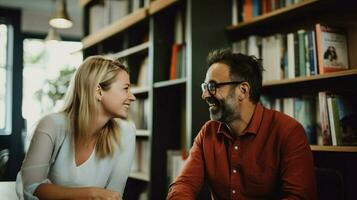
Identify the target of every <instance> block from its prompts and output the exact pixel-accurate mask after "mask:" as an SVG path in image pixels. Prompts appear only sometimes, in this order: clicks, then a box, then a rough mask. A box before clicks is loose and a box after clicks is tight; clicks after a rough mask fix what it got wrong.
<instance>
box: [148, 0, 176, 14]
mask: <svg viewBox="0 0 357 200" xmlns="http://www.w3.org/2000/svg"><path fill="white" fill-rule="evenodd" d="M177 2H179V0H156V1H153V2H152V3H150V7H149V14H150V15H152V14H155V13H157V12H159V11H160V10H162V9H164V8H166V7H168V6H171V5H173V4H175V3H177Z"/></svg>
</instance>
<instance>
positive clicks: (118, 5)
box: [105, 0, 129, 23]
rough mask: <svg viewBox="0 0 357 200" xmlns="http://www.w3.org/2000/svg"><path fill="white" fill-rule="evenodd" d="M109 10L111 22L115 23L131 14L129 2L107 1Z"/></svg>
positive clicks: (122, 0)
mask: <svg viewBox="0 0 357 200" xmlns="http://www.w3.org/2000/svg"><path fill="white" fill-rule="evenodd" d="M105 4H106V7H108V10H109V22H110V23H113V22H115V21H118V20H120V19H121V18H123V17H125V16H126V15H127V14H128V13H129V0H120V1H113V0H110V1H105Z"/></svg>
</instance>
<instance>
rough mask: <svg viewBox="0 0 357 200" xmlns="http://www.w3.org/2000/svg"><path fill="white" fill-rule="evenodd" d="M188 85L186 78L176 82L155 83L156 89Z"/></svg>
mask: <svg viewBox="0 0 357 200" xmlns="http://www.w3.org/2000/svg"><path fill="white" fill-rule="evenodd" d="M184 83H186V78H179V79H174V80H167V81H160V82H156V83H154V88H161V87H169V86H172V85H180V84H184Z"/></svg>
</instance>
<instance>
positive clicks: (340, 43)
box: [315, 24, 349, 74]
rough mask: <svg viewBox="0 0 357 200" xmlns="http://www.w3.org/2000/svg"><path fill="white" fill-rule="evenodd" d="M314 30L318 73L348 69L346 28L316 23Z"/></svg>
mask: <svg viewBox="0 0 357 200" xmlns="http://www.w3.org/2000/svg"><path fill="white" fill-rule="evenodd" d="M315 31H316V47H317V58H318V65H319V73H320V74H324V73H328V72H336V71H341V70H346V69H348V68H349V62H348V47H347V45H348V44H347V32H346V30H345V29H343V28H338V27H332V26H328V25H323V24H316V26H315Z"/></svg>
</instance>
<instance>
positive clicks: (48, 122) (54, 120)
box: [39, 113, 67, 128]
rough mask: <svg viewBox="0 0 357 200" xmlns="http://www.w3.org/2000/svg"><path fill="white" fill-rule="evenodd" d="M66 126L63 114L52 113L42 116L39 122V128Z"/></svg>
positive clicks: (65, 117) (65, 118)
mask: <svg viewBox="0 0 357 200" xmlns="http://www.w3.org/2000/svg"><path fill="white" fill-rule="evenodd" d="M66 124H67V116H66V115H65V114H64V113H52V114H49V115H46V116H44V117H43V118H42V119H41V120H40V122H39V126H41V127H42V126H51V127H50V128H54V126H64V125H66Z"/></svg>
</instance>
